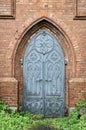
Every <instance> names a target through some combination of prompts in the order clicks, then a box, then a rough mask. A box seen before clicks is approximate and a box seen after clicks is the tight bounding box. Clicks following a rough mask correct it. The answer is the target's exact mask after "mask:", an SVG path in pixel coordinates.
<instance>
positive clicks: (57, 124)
mask: <svg viewBox="0 0 86 130" xmlns="http://www.w3.org/2000/svg"><path fill="white" fill-rule="evenodd" d="M82 107H86V100H82V101H81V102H79V103H77V104H76V108H75V110H74V111H73V112H72V113H71V115H70V116H68V117H64V118H53V119H52V118H49V119H48V118H46V119H45V118H43V115H33V114H30V113H25V112H16V111H14V110H10V109H9V107H8V106H7V105H6V104H5V103H3V102H0V130H86V113H83V114H82V115H79V111H80V108H82Z"/></svg>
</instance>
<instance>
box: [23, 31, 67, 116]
mask: <svg viewBox="0 0 86 130" xmlns="http://www.w3.org/2000/svg"><path fill="white" fill-rule="evenodd" d="M64 86H65V84H64V55H63V52H62V49H61V46H60V44H59V43H58V41H57V39H56V38H55V37H54V36H53V35H52V34H51V33H50V32H49V31H48V30H47V29H41V30H40V31H38V32H36V33H35V34H34V35H33V36H31V39H30V40H29V41H28V46H27V48H26V51H25V54H24V60H23V110H24V111H28V112H30V113H34V114H43V115H44V116H46V117H58V116H64V111H65V110H64V104H65V103H64V102H65V97H64V95H65V89H64V88H65V87H64Z"/></svg>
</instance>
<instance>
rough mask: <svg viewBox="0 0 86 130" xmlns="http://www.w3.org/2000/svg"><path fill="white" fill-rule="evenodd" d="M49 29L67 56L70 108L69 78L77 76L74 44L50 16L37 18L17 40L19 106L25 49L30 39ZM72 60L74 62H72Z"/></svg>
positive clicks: (67, 103) (66, 104) (15, 66)
mask: <svg viewBox="0 0 86 130" xmlns="http://www.w3.org/2000/svg"><path fill="white" fill-rule="evenodd" d="M43 28H44V29H45V28H46V29H47V30H48V31H50V32H51V34H52V35H54V37H56V39H57V41H58V42H59V44H60V46H61V48H62V50H63V54H64V58H65V107H66V109H68V107H69V102H70V101H69V100H68V99H69V93H68V90H69V79H70V78H71V77H74V76H75V74H76V73H75V72H76V65H75V61H76V57H75V52H74V48H73V45H72V43H71V41H70V39H69V37H68V36H67V34H66V33H65V32H64V30H63V29H62V28H61V27H60V26H59V25H57V24H56V23H55V22H54V21H52V20H50V19H49V18H46V17H42V18H40V19H38V20H36V21H35V22H34V23H32V25H30V26H28V27H27V28H26V29H25V30H24V32H23V33H22V35H21V36H20V38H19V40H18V41H17V46H16V48H15V52H14V54H13V55H14V57H13V68H14V69H13V70H14V71H13V76H14V77H15V78H16V79H17V80H18V81H19V87H18V88H19V89H18V106H19V108H21V107H22V87H23V85H22V84H23V83H22V79H23V75H22V59H23V57H24V53H25V50H26V48H27V43H28V40H29V39H30V38H31V36H32V35H34V34H35V33H36V32H37V31H38V30H40V29H43ZM71 61H72V62H71Z"/></svg>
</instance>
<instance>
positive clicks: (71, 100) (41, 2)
mask: <svg viewBox="0 0 86 130" xmlns="http://www.w3.org/2000/svg"><path fill="white" fill-rule="evenodd" d="M13 1H14V0H13ZM12 6H13V5H12ZM75 7H76V6H75V1H74V0H16V8H15V9H16V10H15V11H14V13H15V19H9V18H6V19H4V17H3V18H2V19H0V95H1V96H0V97H1V100H4V101H6V102H7V103H8V104H9V105H10V106H16V105H17V97H18V92H16V94H14V98H13V99H12V98H11V97H12V94H13V90H14V88H15V91H17V90H18V89H17V88H18V85H17V83H15V81H14V82H13V81H11V80H12V78H15V79H16V80H17V81H19V104H20V105H21V104H22V70H21V66H20V58H22V57H23V55H24V51H25V48H26V46H27V42H26V41H27V40H25V37H26V38H27V37H28V39H29V37H30V35H31V34H33V33H32V32H33V31H31V32H29V31H30V29H31V27H32V26H34V25H37V28H38V26H39V21H43V20H46V21H48V23H51V24H53V26H55V27H56V28H57V30H59V31H58V32H59V33H60V31H61V35H60V34H59V36H58V35H57V36H56V37H57V39H60V44H61V47H62V49H63V52H64V56H65V59H66V60H67V61H68V64H67V65H66V66H65V70H66V71H65V73H66V77H65V81H66V82H65V86H66V87H65V90H66V92H65V98H66V103H65V104H66V107H68V106H71V107H72V106H74V105H75V103H76V101H78V100H79V99H80V98H82V97H83V96H79V95H80V94H81V95H83V91H84V93H86V80H85V81H84V80H83V79H85V78H86V20H74V17H75V15H76V8H75ZM84 10H85V8H84ZM45 24H46V22H45ZM51 24H50V25H49V26H48V28H49V29H51V27H50V26H51ZM46 28H47V27H46ZM34 29H35V31H36V27H34ZM51 31H52V29H51ZM27 32H29V33H27ZM30 33H31V34H30ZM27 34H28V36H27ZM53 34H54V33H53ZM55 35H56V34H55ZM62 35H63V39H61V36H62ZM58 37H59V38H58ZM23 39H24V40H23ZM66 40H67V41H66ZM6 78H8V79H9V78H10V80H8V81H7V80H6ZM76 78H77V79H78V78H79V79H81V81H82V82H78V81H79V79H78V80H76ZM3 79H4V80H3ZM71 79H74V81H73V82H72V81H71ZM5 80H6V81H5ZM70 81H71V82H70ZM7 92H9V94H8V95H7ZM72 93H73V97H72ZM76 93H77V96H76Z"/></svg>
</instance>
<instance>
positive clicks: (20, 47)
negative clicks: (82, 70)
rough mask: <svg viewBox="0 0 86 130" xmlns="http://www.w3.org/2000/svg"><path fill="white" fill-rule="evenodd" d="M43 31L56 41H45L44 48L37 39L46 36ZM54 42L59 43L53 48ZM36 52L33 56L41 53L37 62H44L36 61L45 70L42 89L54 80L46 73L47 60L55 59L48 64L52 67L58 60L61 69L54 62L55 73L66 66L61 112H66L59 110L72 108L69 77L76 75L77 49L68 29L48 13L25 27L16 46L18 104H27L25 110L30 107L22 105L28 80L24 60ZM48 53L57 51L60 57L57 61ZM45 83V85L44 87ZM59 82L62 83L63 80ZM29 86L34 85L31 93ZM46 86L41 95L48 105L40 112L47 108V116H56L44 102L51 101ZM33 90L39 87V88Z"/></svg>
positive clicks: (63, 73) (14, 59) (15, 66)
mask: <svg viewBox="0 0 86 130" xmlns="http://www.w3.org/2000/svg"><path fill="white" fill-rule="evenodd" d="M42 34H43V35H45V34H46V37H49V39H50V41H53V42H49V44H48V43H47V44H46V42H43V43H44V44H42V48H41V49H40V44H39V40H37V41H38V44H36V43H35V42H33V41H34V39H36V38H37V39H40V37H42ZM45 39H47V38H45ZM52 39H53V40H52ZM45 41H46V40H45ZM47 42H48V41H47ZM31 43H32V44H33V48H34V47H35V50H34V49H32V51H31V52H30V50H29V48H30V44H31ZM47 46H48V48H47ZM52 46H55V47H53V49H51V48H52ZM33 52H34V53H35V55H34V56H33V57H35V56H37V59H38V61H37V62H40V63H39V64H42V65H36V66H37V67H39V66H40V67H41V69H40V70H42V72H41V73H42V75H41V76H42V80H41V79H39V84H40V88H39V90H40V89H42V90H43V89H44V90H45V91H46V88H47V86H49V85H46V84H50V82H51V81H49V80H50V79H48V78H45V77H47V76H45V73H46V72H47V70H46V68H47V67H45V66H47V63H49V64H50V63H52V65H50V66H48V67H49V68H52V66H54V64H55V63H54V62H56V66H57V67H56V69H57V71H55V66H54V68H53V70H54V73H57V72H58V73H59V71H60V70H62V75H63V77H62V79H63V80H62V88H61V89H62V94H63V97H64V98H63V100H62V104H63V106H62V107H63V108H62V112H61V113H62V114H60V113H59V114H57V116H63V115H64V110H65V107H66V108H68V103H69V101H68V96H69V95H68V81H69V79H70V78H71V77H73V76H74V75H75V64H74V62H75V53H74V49H73V46H72V43H71V41H70V39H69V38H68V36H67V35H66V33H65V32H64V31H63V30H62V28H61V27H60V26H58V25H57V24H55V23H54V22H53V21H52V20H50V19H48V18H45V17H43V18H40V19H38V20H37V21H35V22H34V23H32V25H30V26H28V27H27V28H26V29H25V30H24V32H22V34H21V36H20V38H19V40H18V41H17V43H16V47H15V51H14V58H13V68H14V72H13V75H14V77H15V78H16V79H17V80H18V81H19V87H18V106H19V108H20V107H23V109H25V110H27V109H28V108H27V107H26V108H24V106H23V105H22V104H24V102H23V101H22V99H24V96H23V94H24V93H23V88H24V84H25V83H24V82H23V81H24V80H23V79H24V77H23V76H24V73H23V69H24V66H23V65H24V64H23V65H22V64H21V62H20V61H21V59H22V60H23V63H25V62H26V61H25V57H26V55H27V54H28V53H29V54H28V56H29V57H30V56H31V55H33ZM53 52H54V53H53ZM38 54H39V55H38ZM48 54H49V55H53V54H55V55H56V57H57V58H56V59H57V60H56V59H55V61H53V62H52V60H50V59H52V58H51V56H49V57H48V56H47V55H48ZM46 56H47V57H48V58H47V60H46V62H45V59H46V58H45V57H46ZM39 57H40V58H39ZM58 57H60V58H61V59H62V61H61V62H62V63H61V62H60V61H59V60H58V59H59V58H58ZM30 59H31V58H30ZM39 59H40V60H39ZM41 60H42V61H41ZM43 60H44V63H45V64H44V63H43ZM57 61H58V62H57ZM65 61H66V65H65V63H64V62H65ZM71 61H72V62H71ZM30 62H31V61H30ZM33 62H34V63H33ZM33 62H32V63H31V64H33V66H34V64H36V62H35V61H33ZM57 63H59V67H58V64H57ZM37 64H38V63H37ZM43 64H44V65H43ZM31 66H32V65H31ZM61 66H62V68H60V67H61ZM37 67H36V68H34V67H33V68H32V69H37ZM40 67H39V68H40ZM26 68H27V67H26ZM59 68H60V69H59ZM29 69H30V64H29ZM24 70H25V69H24ZM25 71H27V70H25ZM28 71H29V70H28ZM31 73H32V72H31ZM41 73H40V74H41ZM49 73H52V71H49V72H48V73H47V74H48V75H49V76H50V74H49ZM28 74H29V72H28ZM57 75H58V74H57ZM26 77H27V75H25V79H26ZM40 78H41V77H40ZM46 80H47V81H46ZM59 80H60V79H59ZM29 81H30V79H29ZM25 82H26V81H25ZM46 82H47V83H46ZM54 82H56V81H54ZM58 82H59V81H58ZM23 83H24V84H23ZM41 84H42V85H43V86H44V87H42V85H41ZM51 84H52V85H50V87H51V86H53V83H51ZM54 84H55V83H54ZM58 84H60V82H59V83H58ZM29 86H30V85H29ZM38 86H39V85H38ZM59 86H60V85H59ZM51 88H52V89H51V91H52V92H53V93H54V97H55V92H54V91H56V90H53V88H54V87H51ZM56 88H58V87H56ZM56 88H55V89H56ZM29 89H30V87H29V88H28V93H29ZM44 90H43V91H41V96H42V101H41V102H42V105H43V104H44V105H43V106H42V110H40V112H39V113H43V114H44V112H45V113H46V114H45V116H50V117H52V114H49V113H48V112H47V108H45V107H44V106H46V104H49V103H48V99H47V96H46V97H45V95H47V93H45V92H44ZM64 90H65V91H64ZM25 91H27V90H25ZM33 91H35V89H34V90H33ZM50 93H51V92H50ZM43 94H44V95H43ZM56 95H57V94H56ZM39 96H40V95H39ZM52 97H53V96H52ZM28 98H30V94H29V97H28ZM56 98H57V96H56ZM56 98H55V101H54V100H53V98H52V101H51V102H57V99H56ZM45 100H46V101H47V102H46V101H45ZM38 104H40V103H38ZM51 104H52V103H51ZM56 104H57V105H58V104H61V102H60V101H59V103H56ZM36 105H37V103H36ZM33 106H34V105H33ZM54 106H55V104H54V105H53V106H52V107H54ZM56 107H57V106H56ZM56 107H54V108H55V109H56ZM51 109H52V108H51ZM31 111H34V110H32V109H31ZM54 111H55V110H54ZM53 113H54V112H53ZM53 115H54V114H53Z"/></svg>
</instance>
